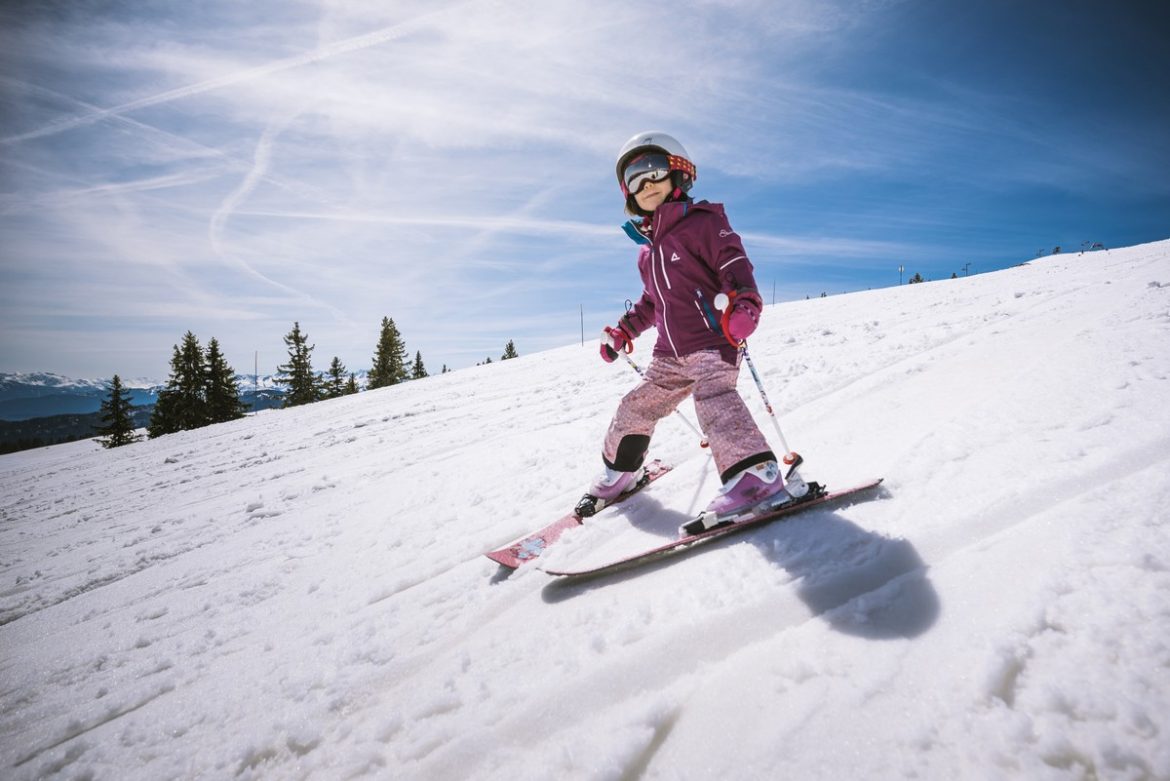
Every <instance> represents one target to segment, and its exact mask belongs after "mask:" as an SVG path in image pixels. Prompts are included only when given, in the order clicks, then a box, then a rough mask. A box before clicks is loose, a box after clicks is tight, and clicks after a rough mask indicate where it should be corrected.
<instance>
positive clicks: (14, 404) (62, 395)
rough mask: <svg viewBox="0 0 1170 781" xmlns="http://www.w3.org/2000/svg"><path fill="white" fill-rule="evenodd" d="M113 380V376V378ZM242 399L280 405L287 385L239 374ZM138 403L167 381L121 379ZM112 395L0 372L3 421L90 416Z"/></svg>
mask: <svg viewBox="0 0 1170 781" xmlns="http://www.w3.org/2000/svg"><path fill="white" fill-rule="evenodd" d="M355 374H356V375H357V383H358V387H359V388H365V386H366V374H367V373H366V372H365V371H364V370H363V371H359V372H355ZM111 379H112V378H111ZM236 384H237V385H238V386H239V388H240V400H241V401H243V402H244V403H245V404H247V405H248V406H249V407H250V408H251V409H254V410H256V409H271V408H273V407H279V406H280V405H281V404H282V403H283V400H284V386H283V385H280V384H278V383H277V382H276V378H275V376H273V375H263V376H260V377H259V378H257V377H255V376H254V375H251V374H237V375H236ZM122 385H123V387H125V388H126V389H127V390H128V391H130V402H131V403H132V404H134V405H135V406H140V407H152V406H154V403H155V402H156V401H157V400H158V392H159V391H160V390H162V389H163V388H164V387H166V383H163V382H157V381H155V380H150V379H144V378H136V379H126V378H125V377H123V378H122ZM109 395H110V379H101V380H78V379H73V378H71V377H63V376H61V375H60V374H54V373H52V372H34V373H21V374H10V373H4V372H0V421H3V420H7V421H21V420H31V419H32V418H44V417H49V416H52V415H87V414H90V413H94V412H97V411H98V410H99V409H101V404H102V400H103V399H106V398H108V397H109Z"/></svg>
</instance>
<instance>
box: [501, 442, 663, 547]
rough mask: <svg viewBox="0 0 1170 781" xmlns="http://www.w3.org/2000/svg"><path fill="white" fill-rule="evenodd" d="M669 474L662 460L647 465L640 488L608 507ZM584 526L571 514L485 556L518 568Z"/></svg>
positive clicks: (580, 520)
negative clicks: (578, 527)
mask: <svg viewBox="0 0 1170 781" xmlns="http://www.w3.org/2000/svg"><path fill="white" fill-rule="evenodd" d="M669 471H670V466H669V465H668V464H664V463H662V462H661V461H658V460H654V461H651V462H650V463H648V464H646V476H645V478H643V480H642V482H641V483H640V484H639V485H638V487H637V488H636V489H634V490H633V491H630V492H629V493H627V494H623V495H621V496H619V497H618V498H617V499H615V500H614V501H613V502H611V503H610V504H608V505H606V507H607V508H608V507H612V506H614V505H616V504H620V503H621V502H623V501H625V500H626V499H627V498H629V497H631V496H633V495H634V494H636V493H638V491H640V490H642V489H643V488H645V487H646V486H647V485H649V484H650V483H653V482H654V481H655V480H657V479H658V478H660V477H662V476H663V475H664V474H666V473H667V472H669ZM582 523H584V520H583V519H582V518H581V516H579V515H577V513H575V512H571V513H569V514H568V515H566V516H564V517H563V518H560V519H558V520H556V521H553V522H552V523H550V524H549V525H548V526H545V527H544V528H543V529H539V530H537V531H534V532H532V533H531V534H529V535H527V536H524V537H521V538H520V539H518V540H516V541H515V542H512V543H509V544H508V545H505V546H504V547H502V548H499V549H498V550H494V551H491V552H490V553H485V554H484V555H485V556H487V557H488V558H489V559H491V560H492V561H494V562H497V563H499V564H501V565H503V566H505V567H508V568H510V569H516V568H517V567H519V566H520V565H521V564H523V563H524V562H526V561H532V560H533V559H535V558H538V557H539V556H540V554H541V553H543V552H544V549H545V548H547V547H548V546H549V545H552V544H553V543H554V542H556V541H557V540H558V539H560V536H561V535H562V534H564V533H565V531H566V530H567V529H572V528H573V527H574V526H580V525H581V524H582Z"/></svg>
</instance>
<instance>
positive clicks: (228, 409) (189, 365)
mask: <svg viewBox="0 0 1170 781" xmlns="http://www.w3.org/2000/svg"><path fill="white" fill-rule="evenodd" d="M114 396H115V393H114V392H113V391H112V389H111V394H110V397H111V399H113V398H114ZM247 411H248V408H247V405H245V404H244V403H243V402H242V401H240V390H239V387H238V386H237V385H236V373H235V370H233V369H232V367H231V366H229V365H228V363H227V360H226V359H225V358H224V356H223V352H222V351H221V350H220V349H219V342H218V341H216V340H215V339H214V338H212V340H211V341H210V342H208V343H207V350H206V352H205V351H204V350H203V349H202V348H201V347H200V346H199V339H198V338H196V336H195V334H193V333H191V332H190V331H188V332H187V333H186V334H185V335H184V336H183V341H182V343H181V344H177V345H175V349H174V354H173V355H172V356H171V376H170V379H168V380H167V385H166V387H165V388H163V390H161V391H159V394H158V401H157V402H156V403H155V405H154V412H153V413H151V416H150V424H149V425H148V426H147V429H146V431H147V434H148V435H149V436H150V438H151V439H154V438H155V437H159V436H162V435H163V434H173V433H175V432H176V431H189V430H191V429H195V428H201V427H203V426H210V425H211V424H213V423H224V422H227V421H229V420H236V419H237V418H242V417H244V414H245V413H246V412H247Z"/></svg>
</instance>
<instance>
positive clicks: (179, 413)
mask: <svg viewBox="0 0 1170 781" xmlns="http://www.w3.org/2000/svg"><path fill="white" fill-rule="evenodd" d="M204 374H205V371H204V366H203V350H202V348H200V346H199V340H198V339H197V338H195V334H193V333H191V332H190V331H188V332H187V333H186V334H185V335H184V336H183V346H182V347H181V348H180V347H179V345H175V350H174V354H173V355H172V356H171V376H170V378H169V379H168V380H167V386H166V387H165V388H163V389H162V390H161V391H159V394H158V402H157V403H156V404H155V406H154V411H153V412H152V413H151V415H150V425H149V426H148V427H147V433H148V434H149V435H150V437H151V438H152V439H153V438H154V437H157V436H161V435H163V434H173V433H175V432H176V431H188V430H190V429H193V428H199V427H200V426H205V425H207V420H208V418H207V399H206V396H205V395H204V388H205V386H206V383H205V381H204Z"/></svg>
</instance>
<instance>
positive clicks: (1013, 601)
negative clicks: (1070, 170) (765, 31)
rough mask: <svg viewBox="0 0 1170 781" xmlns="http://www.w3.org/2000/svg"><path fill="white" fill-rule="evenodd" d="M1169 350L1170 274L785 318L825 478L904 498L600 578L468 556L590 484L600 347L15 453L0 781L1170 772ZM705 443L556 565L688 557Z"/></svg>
mask: <svg viewBox="0 0 1170 781" xmlns="http://www.w3.org/2000/svg"><path fill="white" fill-rule="evenodd" d="M650 336H652V335H648V336H647V337H644V338H642V339H641V340H639V343H638V350H639V353H640V354H643V360H645V359H646V355H645V354H648V351H649V347H650V344H651V343H652V339H651V338H650ZM1168 344H1170V242H1159V243H1155V244H1150V245H1143V246H1140V247H1133V248H1128V249H1122V250H1113V251H1111V252H1108V253H1101V252H1099V253H1093V254H1087V255H1080V256H1078V255H1071V254H1070V255H1064V256H1057V257H1052V258H1046V259H1043V260H1038V261H1034V262H1031V263H1029V264H1026V265H1024V266H1021V267H1017V268H1012V269H1009V270H1006V271H1002V272H996V273H993V274H985V275H981V276H976V277H970V278H964V279H959V280H950V281H942V282H935V283H927V284H923V285H913V286H905V287H900V288H896V289H888V290H878V291H870V292H865V293H857V294H852V295H847V296H838V297H833V298H827V299H817V300H812V301H801V302H794V303H789V304H782V305H779V306H774V307H768V308H767V311H766V313H765V317H764V318H763V323H762V326H761V330H760V333H759V334H758V335H757V336H755V337H754V338H753V340H752V355H753V358H754V360H755V362H756V364H757V366H758V367H759V368H760V370H761V371H762V374H763V379H764V382H765V384H766V387H767V389H768V392H769V395H770V396H771V398H772V400H773V402H774V404H775V407H776V410H777V413H778V414H779V415H780V417H781V422H782V424H783V427H784V431H785V434H786V435H787V437H788V439H789V441H790V442H791V443H792V444H793V445H795V446H796V447H797V448H798V449H799V450H800V451H801V453H802V454H803V455H804V456H805V458H806V462H807V465H808V466H807V468H806V470H805V474H806V476H807V477H809V478H811V479H817V480H821V481H823V482H827V483H829V484H830V486H831V487H832V486H837V487H843V486H845V485H848V484H851V483H854V482H857V481H859V480H861V479H865V478H868V477H871V476H885V477H886V483H885V486H884V488H883V491H882V493H881V494H880V495H879V496H878V497H876V498H874V499H872V500H868V501H861V502H857V503H854V504H850V505H843V506H839V507H835V508H830V509H817V510H810V511H808V512H806V513H805V514H803V515H801V516H798V517H795V518H793V519H791V520H788V521H785V522H781V523H776V524H772V525H769V526H766V527H763V528H761V529H759V530H756V531H751V532H747V533H745V534H742V535H739V536H735V537H731V538H728V539H726V540H722V541H718V542H715V543H713V544H710V545H708V546H704V547H702V548H700V549H698V550H696V551H694V552H691V553H689V554H685V555H682V556H678V557H676V558H673V559H669V560H666V561H664V562H660V563H658V564H654V565H651V566H648V567H644V568H642V569H639V570H634V571H629V572H624V573H619V574H616V575H613V576H609V577H603V578H598V579H594V580H589V581H583V582H574V581H563V580H555V579H552V578H550V577H549V576H547V575H545V574H544V573H543V572H542V571H540V569H539V568H538V566H536V565H528V566H526V567H523V568H521V569H520V570H518V571H516V572H515V573H513V574H511V575H506V573H501V572H500V570H499V569H498V568H497V567H496V565H495V564H494V563H492V562H490V561H488V560H487V559H485V558H483V557H482V553H483V552H485V551H487V550H490V549H492V548H494V547H497V546H498V545H500V544H503V543H505V542H508V541H509V540H511V539H514V538H516V537H518V536H520V535H521V534H524V533H526V532H528V531H530V530H532V529H533V528H535V527H537V526H540V525H542V524H544V523H546V522H548V521H549V520H551V519H552V518H555V517H557V516H558V515H560V514H562V513H563V512H564V511H565V508H566V507H569V506H571V505H572V503H573V502H574V501H575V500H576V498H577V497H578V496H579V494H580V492H581V491H582V489H583V487H584V486H585V485H586V484H587V483H588V481H589V479H590V478H591V477H592V475H593V473H594V472H595V471H596V470H597V465H598V462H599V459H598V457H597V453H598V450H599V448H600V442H601V437H602V435H603V433H604V430H605V427H606V425H607V424H608V421H609V416H610V415H611V414H612V412H613V409H614V407H615V405H616V403H617V400H618V398H620V396H621V394H622V393H624V392H625V390H627V389H628V388H630V387H631V386H632V385H633V384H634V382H636V380H637V378H636V376H634V374H633V372H631V371H629V369H628V367H624V366H622V365H620V364H618V365H613V366H607V365H604V364H602V363H601V362H600V361H598V360H597V359H596V355H595V350H594V349H593V348H592V346H587V347H586V348H580V347H567V348H564V349H561V350H555V351H551V352H548V353H544V354H539V355H532V356H525V357H523V358H521V359H519V360H515V361H508V362H502V363H496V364H492V365H489V366H484V367H477V368H474V369H467V370H464V371H461V372H456V373H453V374H448V375H444V376H440V377H434V378H430V379H428V380H426V381H424V382H418V383H410V384H407V385H403V386H398V387H395V388H391V389H386V390H383V391H376V392H368V393H363V394H360V395H358V396H356V397H348V398H344V399H340V400H336V401H332V402H323V403H320V404H317V405H313V406H311V407H307V408H300V409H296V410H287V411H279V412H278V411H271V412H264V413H260V414H258V415H256V416H253V417H249V418H247V419H245V420H241V421H236V422H233V423H231V424H226V425H222V426H217V427H214V428H209V429H203V430H201V431H196V432H187V433H182V434H176V435H172V436H168V437H163V438H160V439H158V440H154V441H150V442H144V443H140V444H136V445H133V446H131V447H127V448H122V449H118V450H113V451H101V450H100V448H98V447H97V446H96V445H94V444H93V443H92V442H84V443H73V444H69V445H62V446H58V447H53V448H47V449H42V450H37V451H29V452H26V453H20V454H14V455H9V456H4V457H2V458H0V486H3V494H2V498H0V776H3V777H5V778H9V777H10V778H14V779H31V778H58V777H60V778H108V777H117V778H143V779H147V778H151V779H152V778H160V777H234V778H242V779H247V778H260V777H263V778H329V779H333V778H361V777H374V778H419V779H430V778H455V777H468V778H472V777H474V778H489V779H490V778H501V779H502V778H508V779H517V778H520V779H527V778H534V779H535V778H551V777H563V778H582V779H635V778H647V779H678V778H683V779H686V778H711V777H727V778H732V777H734V778H775V777H790V778H813V779H817V778H826V779H828V778H833V779H836V778H844V777H865V778H906V777H920V778H938V777H948V776H951V777H958V778H981V779H982V778H1013V779H1014V778H1019V779H1037V778H1041V779H1046V778H1052V779H1098V778H1126V779H1131V778H1132V779H1168V778H1170V748H1168V746H1170V740H1167V736H1168V735H1170V529H1168V527H1167V521H1166V516H1165V510H1164V508H1165V507H1166V506H1167V503H1168V502H1170V425H1167V423H1168V420H1170V418H1168V416H1167V413H1166V409H1167V403H1168V402H1170V350H1168V349H1167V347H1166V345H1168ZM635 357H637V356H635ZM740 389H741V392H742V393H743V395H744V397H745V399H747V400H748V403H749V406H750V407H751V408H752V410H753V412H754V413H755V414H756V415H757V419H758V420H759V422H760V424H761V428H762V430H763V431H764V432H765V434H766V435H770V434H773V433H774V432H773V431H772V428H771V424H770V422H769V421H768V420H767V418H766V413H765V411H764V410H763V407H762V404H761V402H760V400H759V397H758V394H757V393H756V390H755V387H754V384H753V383H752V381H751V377H750V375H749V374H748V373H747V372H746V371H745V372H744V377H743V379H742V381H741V383H740ZM682 410H683V413H684V414H686V415H687V416H688V417H690V419H692V420H693V419H694V417H693V411H692V410H691V409H690V405H689V404H684V406H683V408H682ZM696 445H697V443H696V442H695V441H694V435H693V434H692V433H691V432H690V431H689V430H688V429H686V428H685V427H684V426H682V425H681V424H679V423H678V422H677V421H675V420H673V419H671V418H668V419H666V420H664V421H663V422H662V423H661V424H660V426H659V430H658V432H657V435H656V437H655V441H654V448H653V452H654V454H655V455H656V456H658V457H660V458H663V459H665V460H667V461H670V462H671V463H673V464H674V465H675V469H674V470H673V472H672V473H671V474H670V475H667V476H665V477H664V478H663V479H662V480H661V481H659V482H658V483H656V484H655V485H654V486H652V487H651V488H650V489H648V490H647V491H646V492H644V493H643V494H641V495H639V496H638V497H635V498H633V499H631V500H630V501H629V502H627V503H625V504H624V505H622V506H620V507H617V508H613V509H612V510H610V511H608V512H606V513H603V514H601V515H600V516H598V517H597V518H596V519H593V520H591V521H590V522H589V523H587V524H586V525H585V526H583V527H581V528H580V529H575V530H573V531H571V532H569V533H568V534H567V535H566V536H565V537H564V538H563V539H562V541H561V542H559V543H558V544H557V545H556V546H554V547H553V548H552V549H550V550H549V551H548V553H547V556H546V558H545V559H544V560H542V562H543V563H544V564H547V565H549V566H552V565H553V564H567V563H570V562H571V563H574V564H578V563H580V564H584V563H589V562H593V561H596V562H601V561H605V560H608V559H610V558H612V557H614V556H616V555H619V554H621V553H623V552H626V551H632V550H637V549H639V548H642V547H646V546H648V545H651V544H656V543H658V542H661V541H662V540H663V539H664V538H665V537H668V536H670V535H672V534H673V531H674V529H675V527H677V525H678V523H679V522H680V521H681V520H683V519H685V518H688V517H689V516H690V515H692V514H693V513H694V512H696V511H697V510H698V509H701V508H702V506H703V505H704V504H705V503H706V501H707V500H708V499H709V498H710V496H711V495H712V494H713V493H714V491H715V490H716V488H717V482H718V479H717V476H716V475H715V474H714V468H713V466H712V464H711V461H710V457H709V455H708V454H707V453H706V451H703V450H700V449H699V448H698V447H697V446H696Z"/></svg>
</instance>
